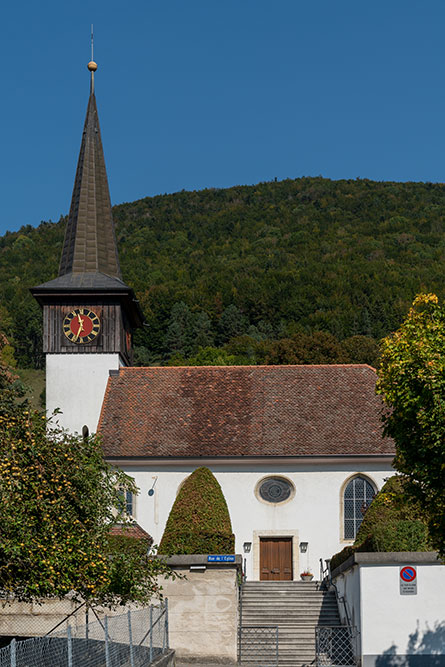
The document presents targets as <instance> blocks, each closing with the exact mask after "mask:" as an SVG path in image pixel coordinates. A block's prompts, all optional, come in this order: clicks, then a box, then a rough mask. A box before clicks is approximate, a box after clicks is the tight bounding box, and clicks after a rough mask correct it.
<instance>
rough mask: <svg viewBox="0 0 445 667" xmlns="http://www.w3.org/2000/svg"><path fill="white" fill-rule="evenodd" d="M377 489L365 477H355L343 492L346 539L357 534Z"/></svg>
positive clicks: (353, 537)
mask: <svg viewBox="0 0 445 667" xmlns="http://www.w3.org/2000/svg"><path fill="white" fill-rule="evenodd" d="M375 493H376V491H375V489H374V487H373V486H372V484H371V483H370V482H368V480H367V479H365V477H360V476H358V477H353V479H351V480H350V482H349V483H348V484H347V485H346V488H345V490H344V494H343V516H344V539H345V540H353V539H355V536H356V535H357V531H358V529H359V528H360V524H361V523H362V521H363V517H364V515H365V512H366V510H367V509H368V507H369V505H370V504H371V502H372V500H373V498H374V496H375Z"/></svg>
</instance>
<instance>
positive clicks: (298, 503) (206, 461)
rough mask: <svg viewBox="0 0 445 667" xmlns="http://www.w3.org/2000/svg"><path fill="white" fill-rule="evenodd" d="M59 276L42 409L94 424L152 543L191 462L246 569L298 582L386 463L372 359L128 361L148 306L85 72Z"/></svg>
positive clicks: (71, 426) (45, 287)
mask: <svg viewBox="0 0 445 667" xmlns="http://www.w3.org/2000/svg"><path fill="white" fill-rule="evenodd" d="M88 69H89V71H90V77H91V80H90V96H89V101H88V107H87V113H86V119H85V125H84V129H83V134H82V141H81V147H80V154H79V159H78V164H77V171H76V176H75V181H74V188H73V195H72V201H71V208H70V213H69V217H68V222H67V227H66V232H65V240H64V244H63V250H62V256H61V260H60V268H59V275H58V277H56V278H54V280H50V281H49V282H46V283H44V284H42V285H39V286H37V287H33V288H32V289H31V292H32V294H33V296H34V297H35V298H36V299H37V301H38V303H39V304H40V305H41V307H42V309H43V322H44V335H43V341H44V342H43V344H44V354H45V358H46V401H47V403H46V408H47V412H48V414H49V415H51V414H52V413H53V411H54V410H56V409H59V410H60V411H61V412H60V413H59V414H58V416H57V419H58V421H59V424H60V425H61V426H63V427H64V428H66V429H68V430H69V431H71V432H78V433H86V432H90V433H92V432H96V431H97V432H99V433H100V434H101V436H102V440H103V449H104V456H105V458H106V459H107V461H109V462H110V463H111V464H113V465H117V466H119V467H120V468H122V469H123V470H124V471H125V472H126V473H128V475H130V476H131V477H132V478H134V480H135V482H136V484H137V486H138V487H139V489H140V493H139V494H138V495H137V496H136V497H128V498H127V499H126V506H127V511H128V513H129V514H130V515H131V516H132V517H133V519H134V520H135V522H137V523H138V524H139V525H140V526H141V527H142V528H143V529H144V530H145V531H147V532H148V533H149V534H150V535H151V536H152V537H153V540H154V543H155V544H158V543H159V541H160V539H161V537H162V534H163V531H164V527H165V524H166V521H167V518H168V515H169V512H170V509H171V507H172V504H173V502H174V500H175V497H176V495H177V493H178V490H179V489H180V487H181V485H182V483H183V482H184V480H185V479H186V478H187V476H188V475H189V474H190V473H191V472H192V471H193V470H195V469H196V468H198V467H200V466H207V467H208V468H210V469H211V470H212V472H213V473H214V474H215V476H216V478H217V480H218V482H219V483H220V485H221V488H222V491H223V493H224V496H225V498H226V501H227V504H228V508H229V512H230V517H231V521H232V528H233V532H234V534H235V540H236V541H235V550H236V553H238V554H242V555H243V558H244V562H245V573H246V576H247V578H248V579H250V580H296V579H299V578H300V573H301V572H303V571H306V570H308V569H310V570H311V571H312V573H313V574H314V575H315V576H317V574H318V567H319V559H320V558H323V559H327V558H330V557H331V556H332V555H333V554H334V553H336V552H338V551H339V550H341V549H342V548H343V547H344V546H346V545H349V544H352V543H353V541H354V537H355V535H356V532H357V530H358V527H359V526H360V523H361V520H362V518H363V514H364V512H365V511H366V508H367V506H368V505H369V503H370V502H371V501H372V498H373V496H374V495H375V493H376V492H377V491H378V490H379V489H380V488H381V487H382V485H383V483H384V480H385V479H386V478H387V477H388V476H389V475H391V474H392V473H393V469H392V466H391V462H392V459H393V457H394V446H393V443H392V441H391V440H389V439H387V438H383V437H382V428H381V421H380V412H381V408H382V406H381V401H380V399H379V398H378V397H377V396H376V395H375V383H376V372H375V370H374V369H373V368H371V367H370V366H366V365H321V366H214V367H196V366H194V367H144V368H143V367H133V366H132V365H131V364H132V336H133V332H134V330H135V329H136V328H138V327H141V326H143V323H144V316H143V313H142V310H141V308H140V306H139V303H138V300H137V298H136V295H135V294H134V292H133V290H132V288H131V287H130V286H128V285H126V284H125V282H124V281H123V279H122V275H121V270H120V266H119V257H118V250H117V244H116V238H115V233H114V225H113V219H112V211H111V202H110V195H109V188H108V181H107V173H106V168H105V160H104V155H103V147H102V139H101V133H100V127H99V119H98V112H97V104H96V97H95V91H94V75H95V72H96V70H97V65H96V63H94V62H93V61H91V62H90V63H89V64H88Z"/></svg>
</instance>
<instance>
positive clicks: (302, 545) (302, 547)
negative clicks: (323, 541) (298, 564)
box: [300, 542, 309, 554]
mask: <svg viewBox="0 0 445 667" xmlns="http://www.w3.org/2000/svg"><path fill="white" fill-rule="evenodd" d="M308 544H309V542H300V551H301V553H302V554H305V553H306V551H307V547H308Z"/></svg>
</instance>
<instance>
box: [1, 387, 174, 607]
mask: <svg viewBox="0 0 445 667" xmlns="http://www.w3.org/2000/svg"><path fill="white" fill-rule="evenodd" d="M5 395H7V392H5V391H2V396H3V398H4V397H5ZM26 407H27V406H26V404H25V405H22V404H20V403H19V402H18V401H17V397H15V396H14V395H13V390H12V389H11V390H10V395H9V396H7V400H2V401H1V402H0V589H1V590H3V591H5V592H6V593H7V594H8V596H9V597H10V598H14V599H18V600H33V599H41V598H45V597H63V596H65V595H66V594H67V593H69V592H70V591H74V592H75V593H76V594H78V595H79V596H81V597H82V598H83V599H86V600H89V601H97V602H101V603H104V604H115V603H125V602H126V601H127V600H139V601H142V602H146V601H148V599H149V598H150V597H151V596H152V595H153V594H155V593H156V592H157V591H158V584H157V575H158V574H164V573H166V574H167V575H168V574H169V570H168V568H166V567H165V565H164V564H163V563H162V562H161V561H158V560H150V559H149V558H148V557H147V545H145V546H144V545H143V544H142V543H141V544H138V545H134V544H132V545H130V543H129V542H128V541H127V542H126V543H125V544H119V543H116V540H115V539H114V538H113V537H112V536H111V535H110V527H111V526H112V525H113V524H115V523H116V522H123V523H124V524H125V523H126V522H128V518H127V517H125V515H124V514H123V508H122V503H121V501H120V498H121V496H120V491H119V489H122V488H124V489H128V490H131V491H132V492H136V488H135V486H134V484H133V482H132V480H131V479H130V478H129V477H127V476H126V475H125V474H124V473H122V472H121V471H119V470H117V469H112V468H111V467H110V466H109V465H108V464H107V463H105V461H104V459H103V455H102V449H101V447H100V443H99V441H98V439H97V438H96V437H90V438H87V439H82V438H79V437H77V436H71V435H68V434H67V433H65V432H62V431H60V430H59V429H57V428H51V427H50V424H48V421H47V419H46V417H45V416H44V415H43V414H41V413H39V412H31V411H30V410H28V409H26ZM123 546H125V549H123V548H122V547H123Z"/></svg>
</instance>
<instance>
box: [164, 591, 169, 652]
mask: <svg viewBox="0 0 445 667" xmlns="http://www.w3.org/2000/svg"><path fill="white" fill-rule="evenodd" d="M165 648H166V649H169V648H170V646H169V639H168V598H165Z"/></svg>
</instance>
